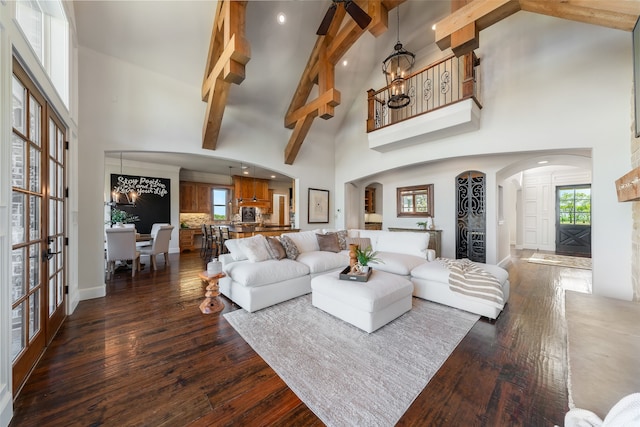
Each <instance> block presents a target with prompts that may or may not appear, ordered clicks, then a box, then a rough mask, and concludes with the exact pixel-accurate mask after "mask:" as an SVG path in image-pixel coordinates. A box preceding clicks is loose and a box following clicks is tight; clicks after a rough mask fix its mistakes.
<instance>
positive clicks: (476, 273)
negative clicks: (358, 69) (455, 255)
mask: <svg viewBox="0 0 640 427" xmlns="http://www.w3.org/2000/svg"><path fill="white" fill-rule="evenodd" d="M439 260H440V261H441V262H443V263H444V264H445V265H446V266H447V268H448V269H449V271H450V273H449V289H451V291H453V292H456V293H459V294H461V295H464V296H466V297H470V298H475V299H478V300H479V302H482V303H484V304H488V305H490V306H493V307H497V308H499V309H500V310H502V309H503V308H504V294H503V293H502V286H501V285H500V282H499V281H498V279H496V278H495V276H493V275H492V274H491V273H488V272H486V271H484V270H483V269H482V268H480V266H479V265H478V264H475V263H473V262H472V261H470V260H468V259H466V258H465V259H447V258H439Z"/></svg>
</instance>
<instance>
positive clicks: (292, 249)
mask: <svg viewBox="0 0 640 427" xmlns="http://www.w3.org/2000/svg"><path fill="white" fill-rule="evenodd" d="M280 243H282V247H283V248H284V251H285V252H286V254H287V258H289V259H296V258H298V255H300V251H298V247H297V246H296V244H295V243H293V240H291V239H290V238H289V237H287V236H280Z"/></svg>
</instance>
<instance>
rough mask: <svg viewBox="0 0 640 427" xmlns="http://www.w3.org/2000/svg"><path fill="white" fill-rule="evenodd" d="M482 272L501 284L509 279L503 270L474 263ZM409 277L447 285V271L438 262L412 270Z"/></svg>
mask: <svg viewBox="0 0 640 427" xmlns="http://www.w3.org/2000/svg"><path fill="white" fill-rule="evenodd" d="M474 264H476V265H477V266H479V267H480V268H481V269H483V270H484V271H486V272H488V273H490V274H491V275H493V276H494V277H495V278H496V279H498V281H499V282H500V283H501V284H504V282H505V281H506V280H507V279H508V278H509V273H508V272H507V270H505V269H504V268H502V267H500V266H497V265H493V264H483V263H479V262H474ZM411 276H412V277H415V278H416V279H422V280H430V281H434V282H441V283H449V269H448V268H447V266H446V265H445V264H444V263H443V262H440V261H438V260H436V261H433V262H427V263H425V264H423V265H420V266H418V267H416V268H414V269H413V270H412V271H411Z"/></svg>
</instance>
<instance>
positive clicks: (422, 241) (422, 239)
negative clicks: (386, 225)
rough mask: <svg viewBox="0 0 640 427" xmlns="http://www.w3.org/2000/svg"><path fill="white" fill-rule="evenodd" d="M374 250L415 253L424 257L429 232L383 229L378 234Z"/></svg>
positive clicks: (427, 245)
mask: <svg viewBox="0 0 640 427" xmlns="http://www.w3.org/2000/svg"><path fill="white" fill-rule="evenodd" d="M377 243H378V244H377V246H376V248H375V250H376V251H383V252H396V253H400V254H407V255H415V256H418V257H422V258H423V259H426V251H427V248H428V247H429V233H413V232H411V231H398V232H395V231H384V232H382V233H380V234H379V235H378V242H377Z"/></svg>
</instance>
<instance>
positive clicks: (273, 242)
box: [267, 236, 287, 259]
mask: <svg viewBox="0 0 640 427" xmlns="http://www.w3.org/2000/svg"><path fill="white" fill-rule="evenodd" d="M267 249H268V250H269V254H270V255H271V259H284V258H286V257H287V252H286V251H285V250H284V247H283V246H282V243H280V240H278V238H277V237H272V236H269V237H267Z"/></svg>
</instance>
